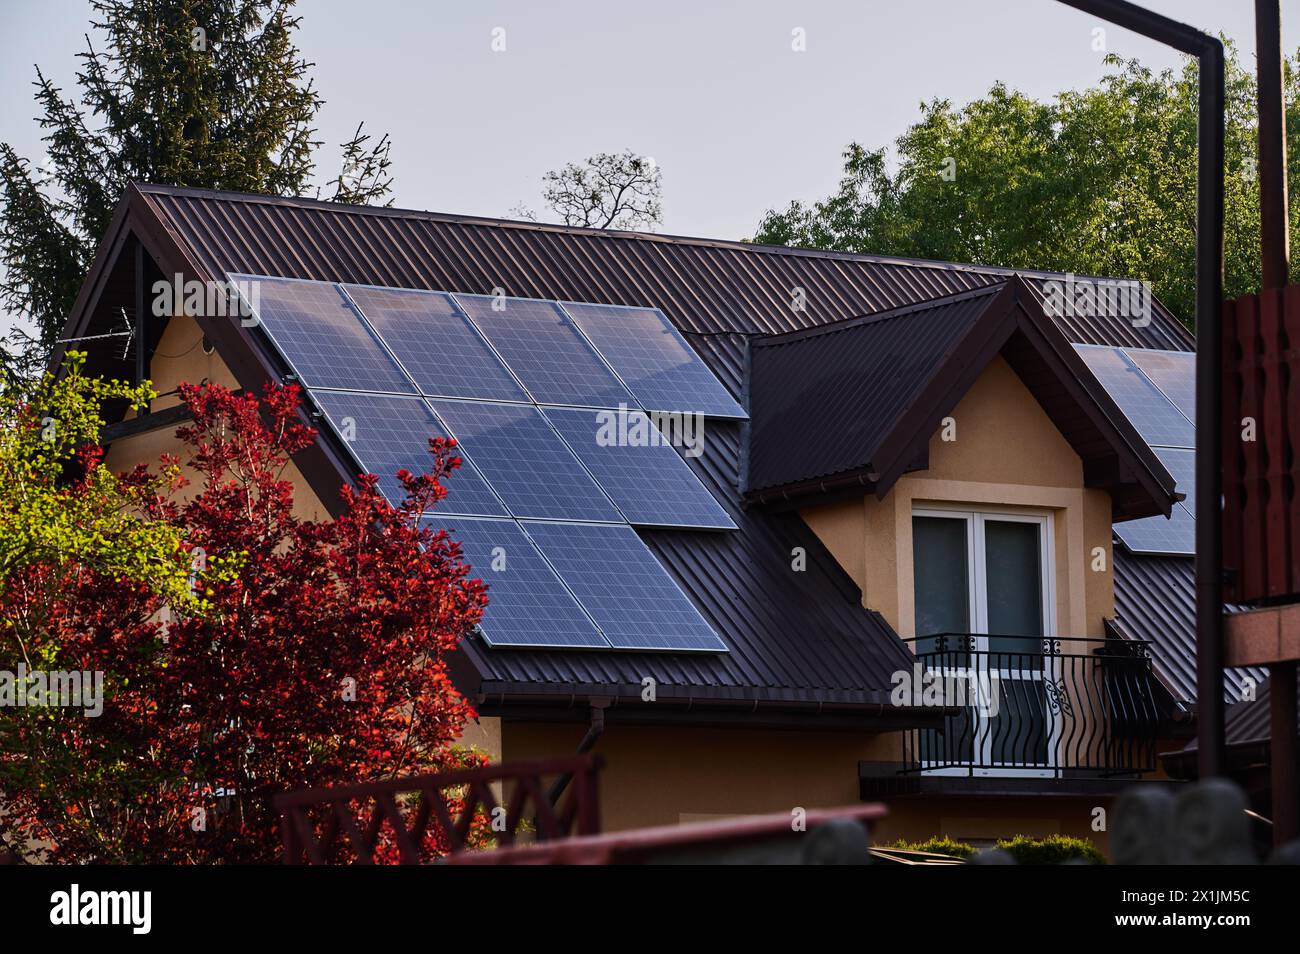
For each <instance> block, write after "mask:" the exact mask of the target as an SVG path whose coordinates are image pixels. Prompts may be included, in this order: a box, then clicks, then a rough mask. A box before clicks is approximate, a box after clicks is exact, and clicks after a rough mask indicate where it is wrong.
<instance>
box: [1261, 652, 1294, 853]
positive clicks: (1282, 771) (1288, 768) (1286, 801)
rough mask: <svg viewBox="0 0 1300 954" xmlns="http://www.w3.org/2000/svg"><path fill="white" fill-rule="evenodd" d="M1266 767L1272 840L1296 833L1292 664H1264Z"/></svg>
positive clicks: (1280, 842)
mask: <svg viewBox="0 0 1300 954" xmlns="http://www.w3.org/2000/svg"><path fill="white" fill-rule="evenodd" d="M1268 676H1269V679H1268V684H1269V690H1268V693H1269V698H1268V723H1269V730H1270V734H1269V739H1270V741H1269V752H1268V755H1269V771H1270V775H1271V778H1270V779H1269V781H1270V782H1271V785H1270V787H1271V788H1272V791H1273V844H1274V845H1284V844H1286V843H1287V842H1289V841H1294V840H1295V839H1296V838H1297V837H1300V830H1298V829H1300V817H1298V816H1300V804H1297V795H1296V685H1295V680H1296V664H1295V662H1280V663H1273V665H1271V666H1269V667H1268Z"/></svg>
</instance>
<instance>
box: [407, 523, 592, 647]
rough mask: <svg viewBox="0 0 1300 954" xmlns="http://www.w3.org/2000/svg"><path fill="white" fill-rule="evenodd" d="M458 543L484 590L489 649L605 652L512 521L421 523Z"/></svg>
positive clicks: (574, 603)
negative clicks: (486, 588)
mask: <svg viewBox="0 0 1300 954" xmlns="http://www.w3.org/2000/svg"><path fill="white" fill-rule="evenodd" d="M425 520H426V522H428V523H429V525H430V526H432V527H433V528H434V529H441V530H446V531H447V533H448V535H449V536H450V537H451V538H452V539H453V540H456V541H458V542H459V543H460V545H461V553H462V555H463V556H464V559H465V562H466V563H468V564H469V565H470V568H471V570H472V574H471V575H472V576H474V577H477V578H478V579H481V580H482V581H483V582H484V583H486V584H487V586H488V605H487V609H486V610H484V612H483V621H482V623H481V624H480V628H481V629H482V631H483V638H484V639H486V640H487V641H488V643H489V644H490V645H492V646H532V647H556V648H562V649H576V648H583V649H609V648H610V646H609V642H608V641H607V640H606V639H605V637H604V636H602V635H601V634H600V631H599V630H597V629H596V626H595V624H593V623H592V621H591V619H590V618H589V617H588V616H587V614H586V613H584V612H583V611H582V608H581V607H580V606H578V603H577V601H575V600H574V598H573V595H572V594H571V593H570V592H569V591H568V590H567V589H565V586H564V584H563V583H561V582H560V578H559V577H558V576H556V575H555V571H554V570H552V569H551V568H550V566H549V565H548V564H547V562H546V561H545V560H544V559H543V558H542V555H541V553H539V552H538V551H537V548H536V547H535V546H534V545H533V542H532V541H531V540H529V539H528V537H527V536H525V535H524V532H523V531H522V530H521V529H519V524H517V523H515V522H514V521H513V520H470V519H460V520H457V519H456V518H448V517H427V518H425Z"/></svg>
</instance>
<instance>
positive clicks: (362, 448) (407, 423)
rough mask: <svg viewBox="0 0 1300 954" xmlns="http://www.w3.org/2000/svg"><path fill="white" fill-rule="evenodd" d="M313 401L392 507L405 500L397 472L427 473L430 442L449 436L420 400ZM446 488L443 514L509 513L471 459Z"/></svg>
mask: <svg viewBox="0 0 1300 954" xmlns="http://www.w3.org/2000/svg"><path fill="white" fill-rule="evenodd" d="M312 397H313V398H314V399H315V401H316V403H317V404H319V405H320V407H321V410H322V411H324V412H325V416H326V417H327V418H328V419H329V423H330V425H331V426H332V427H333V429H334V432H335V433H336V434H337V435H338V436H339V438H340V439H341V440H342V441H343V442H344V443H345V444H347V445H348V447H349V448H350V449H351V450H352V452H353V454H355V455H356V458H357V460H358V461H359V462H360V464H361V466H362V467H364V468H365V469H366V470H367V471H369V472H370V473H372V474H375V475H377V476H378V477H379V489H380V490H381V491H382V492H383V494H384V496H385V497H387V498H388V500H389V502H390V503H392V504H393V505H394V506H396V505H397V504H399V503H401V501H402V500H403V499H404V498H405V496H406V491H405V490H404V489H403V487H402V484H401V481H399V480H398V479H397V477H396V474H397V471H399V470H402V469H403V468H405V469H406V470H409V471H410V472H411V473H413V474H418V473H421V472H423V471H425V470H427V469H428V467H429V465H430V464H431V463H432V461H433V458H432V456H431V455H430V454H429V438H431V437H447V436H448V435H447V432H446V431H445V430H444V429H443V427H442V425H441V424H439V423H438V420H437V418H435V417H434V416H433V414H432V413H431V412H430V410H429V408H428V406H427V405H426V404H425V403H424V402H423V401H421V400H420V399H419V398H413V397H412V398H404V397H390V396H388V395H383V394H351V393H346V392H342V391H314V392H312ZM446 486H447V496H446V497H445V498H443V500H442V501H441V502H440V503H439V504H438V511H439V512H440V513H462V514H485V515H488V516H505V515H506V509H505V507H503V506H502V505H501V501H499V500H498V499H497V498H496V495H495V494H493V493H492V491H491V489H490V488H489V487H488V485H487V484H486V483H485V482H484V480H483V478H482V477H481V476H480V475H479V473H478V472H477V471H476V470H475V469H474V466H473V464H472V463H470V462H469V461H468V460H466V461H464V462H463V463H462V464H461V466H460V467H458V468H457V469H456V470H454V471H452V473H451V476H449V477H448V478H447V482H446Z"/></svg>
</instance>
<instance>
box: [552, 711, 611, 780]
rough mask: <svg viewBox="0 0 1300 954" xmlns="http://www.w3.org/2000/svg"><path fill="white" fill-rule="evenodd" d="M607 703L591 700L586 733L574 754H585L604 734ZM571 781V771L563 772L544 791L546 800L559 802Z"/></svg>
mask: <svg viewBox="0 0 1300 954" xmlns="http://www.w3.org/2000/svg"><path fill="white" fill-rule="evenodd" d="M607 705H609V702H608V701H606V700H603V699H602V700H595V699H593V700H592V702H591V724H590V725H589V726H588V727H587V734H586V735H584V736H583V737H582V741H581V742H579V743H578V751H577V752H576V753H575V754H576V755H586V754H587V753H588V752H590V751H591V750H592V749H594V748H595V747H596V742H597V741H598V740H599V739H600V737H601V736H602V735H604V734H605V707H606V706H607ZM571 781H573V773H572V772H565V773H564V774H563V775H561V776H560V777H559V778H557V779H556V780H555V782H554V783H553V784H552V785H551V790H550V791H549V792H547V793H546V800H547V801H548V802H550V803H551V804H552V805H558V804H559V803H560V796H561V795H563V794H564V790H565V789H566V788H568V787H569V783H570V782H571Z"/></svg>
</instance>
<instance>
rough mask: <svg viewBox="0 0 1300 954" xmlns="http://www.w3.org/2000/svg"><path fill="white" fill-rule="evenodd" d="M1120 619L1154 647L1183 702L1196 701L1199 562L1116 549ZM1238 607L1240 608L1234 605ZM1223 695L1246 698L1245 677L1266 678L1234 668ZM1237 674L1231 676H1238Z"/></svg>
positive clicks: (1125, 629)
mask: <svg viewBox="0 0 1300 954" xmlns="http://www.w3.org/2000/svg"><path fill="white" fill-rule="evenodd" d="M1114 578H1115V619H1116V623H1117V624H1118V627H1119V629H1120V630H1121V632H1122V633H1123V635H1125V636H1128V637H1131V638H1133V639H1145V640H1147V641H1148V642H1150V644H1151V647H1152V660H1151V663H1152V667H1153V668H1154V669H1155V672H1156V675H1157V676H1158V677H1159V678H1160V679H1161V681H1162V682H1163V683H1164V684H1165V686H1166V688H1168V689H1169V692H1170V694H1171V695H1172V696H1173V698H1174V699H1176V700H1178V701H1180V702H1188V703H1192V702H1195V701H1196V561H1195V560H1193V559H1192V558H1190V557H1179V556H1136V555H1134V554H1131V553H1129V552H1127V551H1126V550H1125V549H1124V547H1123V546H1122V545H1118V544H1117V545H1116V546H1115V548H1114ZM1229 609H1230V610H1231V609H1235V607H1229ZM1228 673H1229V678H1227V679H1225V681H1224V699H1225V701H1226V702H1228V703H1229V705H1231V704H1232V703H1235V702H1237V701H1238V700H1239V699H1240V698H1241V683H1242V680H1241V678H1240V677H1241V676H1246V675H1249V676H1251V677H1252V678H1253V679H1254V680H1255V681H1256V682H1259V681H1260V680H1262V679H1264V678H1265V675H1266V673H1265V671H1264V670H1263V669H1259V668H1242V669H1229V670H1228ZM1234 675H1235V676H1236V677H1237V678H1232V677H1233V676H1234Z"/></svg>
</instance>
